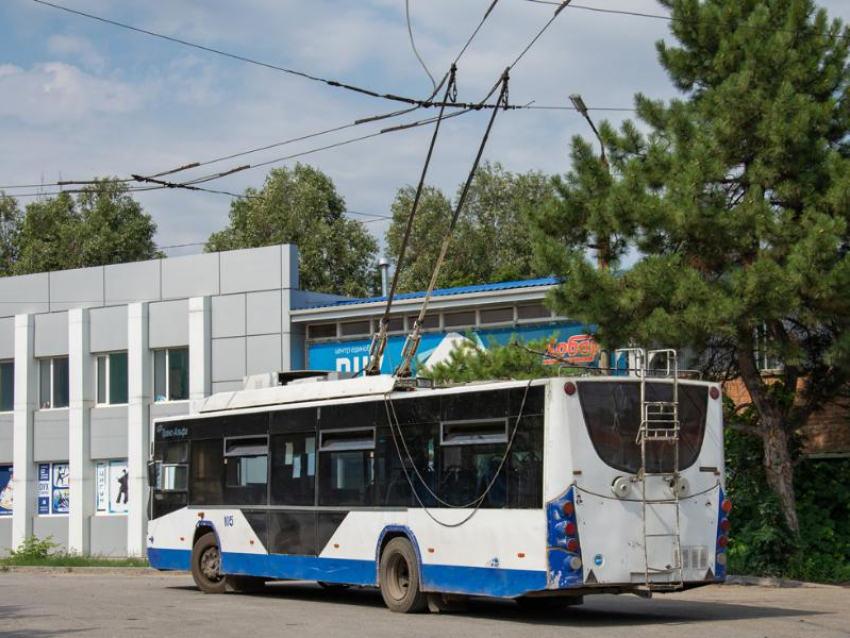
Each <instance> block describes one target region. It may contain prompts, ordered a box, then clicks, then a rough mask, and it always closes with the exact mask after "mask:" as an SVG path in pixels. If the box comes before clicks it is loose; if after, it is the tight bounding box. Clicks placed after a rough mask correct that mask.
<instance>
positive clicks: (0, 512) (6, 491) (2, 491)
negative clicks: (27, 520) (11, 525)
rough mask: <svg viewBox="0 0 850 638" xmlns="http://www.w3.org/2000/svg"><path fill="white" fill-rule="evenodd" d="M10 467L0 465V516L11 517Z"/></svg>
mask: <svg viewBox="0 0 850 638" xmlns="http://www.w3.org/2000/svg"><path fill="white" fill-rule="evenodd" d="M13 500H14V499H13V496H12V466H11V465H0V516H11V515H12V502H13Z"/></svg>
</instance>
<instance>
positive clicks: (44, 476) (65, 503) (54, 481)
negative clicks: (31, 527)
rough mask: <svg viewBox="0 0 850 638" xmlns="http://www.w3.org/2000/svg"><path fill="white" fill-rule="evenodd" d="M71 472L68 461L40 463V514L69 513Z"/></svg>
mask: <svg viewBox="0 0 850 638" xmlns="http://www.w3.org/2000/svg"><path fill="white" fill-rule="evenodd" d="M70 480H71V472H70V468H69V466H68V463H65V462H63V463H39V465H38V514H39V515H40V516H47V515H49V514H67V513H68V510H69V509H70V494H71V485H70Z"/></svg>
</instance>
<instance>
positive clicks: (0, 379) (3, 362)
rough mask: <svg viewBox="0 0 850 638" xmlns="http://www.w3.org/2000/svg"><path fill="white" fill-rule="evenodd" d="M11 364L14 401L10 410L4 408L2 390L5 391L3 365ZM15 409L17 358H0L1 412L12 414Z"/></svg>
mask: <svg viewBox="0 0 850 638" xmlns="http://www.w3.org/2000/svg"><path fill="white" fill-rule="evenodd" d="M9 364H11V370H12V384H11V387H12V401H11V403H10V405H11V406H12V407H11V408H10V409H8V410H3V409H2V405H3V404H2V392H3V367H4V366H6V365H9ZM14 411H15V360H14V359H0V414H12V413H13V412H14Z"/></svg>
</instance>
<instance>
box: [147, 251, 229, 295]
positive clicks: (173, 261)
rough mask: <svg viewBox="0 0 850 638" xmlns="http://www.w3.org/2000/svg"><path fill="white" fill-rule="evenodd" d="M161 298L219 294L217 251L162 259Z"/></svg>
mask: <svg viewBox="0 0 850 638" xmlns="http://www.w3.org/2000/svg"><path fill="white" fill-rule="evenodd" d="M161 263H162V298H163V299H178V298H182V297H186V298H188V297H203V296H206V295H217V294H219V253H207V254H204V255H191V256H189V257H171V258H170V259H163V260H162V262H161Z"/></svg>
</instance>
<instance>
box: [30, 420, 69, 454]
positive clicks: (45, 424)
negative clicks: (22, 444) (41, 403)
mask: <svg viewBox="0 0 850 638" xmlns="http://www.w3.org/2000/svg"><path fill="white" fill-rule="evenodd" d="M68 450H69V442H68V410H38V411H37V412H36V413H35V415H34V416H33V461H35V462H36V463H38V462H40V461H67V460H68Z"/></svg>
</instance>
